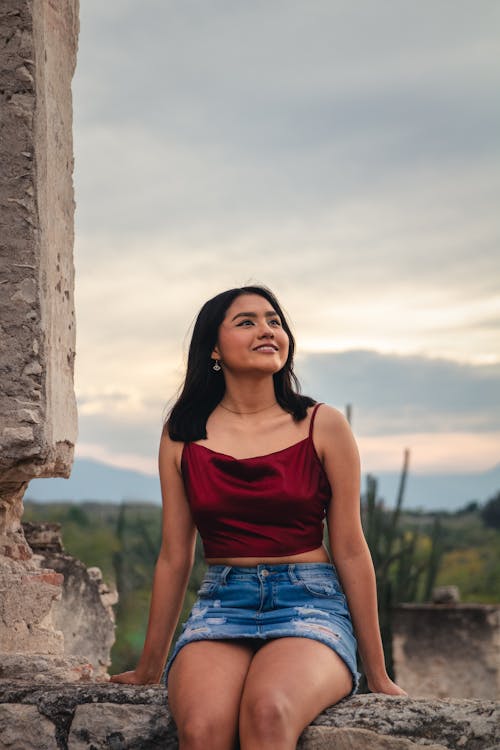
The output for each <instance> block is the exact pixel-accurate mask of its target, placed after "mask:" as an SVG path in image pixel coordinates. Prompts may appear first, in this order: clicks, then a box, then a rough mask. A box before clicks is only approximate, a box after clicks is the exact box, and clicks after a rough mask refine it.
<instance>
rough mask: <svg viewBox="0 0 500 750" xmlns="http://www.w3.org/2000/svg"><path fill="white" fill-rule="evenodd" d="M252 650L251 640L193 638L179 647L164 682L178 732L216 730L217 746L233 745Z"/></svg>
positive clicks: (209, 731) (203, 732)
mask: <svg viewBox="0 0 500 750" xmlns="http://www.w3.org/2000/svg"><path fill="white" fill-rule="evenodd" d="M254 652H255V646H254V645H253V643H252V642H250V643H249V642H245V641H243V640H241V641H240V640H237V641H231V640H226V641H223V640H221V641H217V640H214V641H196V642H193V643H188V644H187V645H186V646H184V647H183V648H181V650H180V651H179V653H178V654H177V656H176V657H175V659H174V661H173V663H172V666H171V667H170V671H169V675H168V683H167V686H168V702H169V706H170V710H171V711H172V715H173V717H174V720H175V723H176V725H177V728H178V730H179V734H180V735H181V736H182V735H183V734H188V735H189V734H196V735H203V734H208V735H210V733H211V732H214V731H215V732H216V733H217V737H218V742H219V744H218V747H224V746H225V745H226V746H227V747H231V746H232V743H233V742H234V740H235V737H236V735H237V728H238V713H239V705H240V700H241V693H242V690H243V684H244V682H245V677H246V675H247V672H248V668H249V666H250V663H251V660H252V657H253V654H254ZM208 747H209V745H208V744H207V748H208Z"/></svg>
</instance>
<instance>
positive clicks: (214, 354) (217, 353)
mask: <svg viewBox="0 0 500 750" xmlns="http://www.w3.org/2000/svg"><path fill="white" fill-rule="evenodd" d="M210 357H211V358H212V359H220V351H219V349H218V348H217V344H216V345H215V346H214V348H213V349H212V354H211V355H210Z"/></svg>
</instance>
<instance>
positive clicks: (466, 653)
mask: <svg viewBox="0 0 500 750" xmlns="http://www.w3.org/2000/svg"><path fill="white" fill-rule="evenodd" d="M392 633H393V639H392V649H393V658H394V670H395V672H396V674H397V676H398V684H399V685H401V687H403V688H404V689H405V690H406V691H407V692H408V693H409V694H410V695H413V696H418V697H422V698H424V697H425V698H469V697H470V696H474V698H477V699H483V698H484V699H485V700H488V699H493V700H500V604H469V603H468V604H455V603H449V604H400V605H399V606H398V607H396V608H395V609H394V612H393V621H392Z"/></svg>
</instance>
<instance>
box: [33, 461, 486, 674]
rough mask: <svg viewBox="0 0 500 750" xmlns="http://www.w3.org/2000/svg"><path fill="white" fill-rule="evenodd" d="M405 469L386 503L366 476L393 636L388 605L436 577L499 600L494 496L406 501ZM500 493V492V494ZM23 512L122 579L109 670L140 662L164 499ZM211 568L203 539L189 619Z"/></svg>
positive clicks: (385, 623)
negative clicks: (436, 508) (426, 506)
mask: <svg viewBox="0 0 500 750" xmlns="http://www.w3.org/2000/svg"><path fill="white" fill-rule="evenodd" d="M405 476H406V469H405V468H403V472H402V479H401V485H400V491H399V493H398V498H397V502H396V507H395V508H394V509H387V508H384V506H383V504H382V503H381V501H379V500H378V499H377V482H376V479H375V478H373V477H370V476H369V477H367V483H366V492H365V493H364V495H363V497H362V512H363V522H364V527H365V533H366V535H367V538H368V541H369V544H370V549H371V552H372V556H373V559H374V563H375V567H376V570H377V577H378V589H379V598H380V605H381V625H382V630H383V632H384V640H385V641H386V644H387V642H388V638H390V631H389V629H390V618H388V616H387V619H385V620H384V618H385V617H386V614H384V608H385V612H389V609H387V607H389V608H390V606H392V605H393V604H394V603H398V602H401V601H425V600H427V599H428V598H429V595H430V590H431V588H432V585H434V583H435V584H436V585H448V584H449V585H451V584H455V585H457V586H458V587H459V589H460V592H461V596H462V600H463V601H466V602H499V601H500V530H499V529H498V527H495V526H494V525H493V524H491V523H489V522H488V523H487V519H486V518H485V517H484V510H485V508H486V507H488V503H486V504H485V505H484V506H482V507H481V506H479V505H478V504H477V503H470V504H469V505H467V506H466V507H465V508H463V509H462V510H459V511H456V512H453V513H444V512H440V513H429V512H424V511H411V510H403V507H402V504H403V493H404V482H405ZM496 498H497V502H498V495H497V496H496ZM494 499H495V498H492V500H494ZM488 502H490V501H488ZM23 519H24V520H26V521H33V522H37V521H38V522H42V521H51V522H58V523H60V524H61V525H62V533H63V542H64V546H65V548H66V550H67V551H68V552H69V553H70V554H72V555H74V556H75V557H77V558H79V559H80V560H82V561H83V562H84V563H85V564H86V565H88V566H91V565H97V566H99V567H100V568H101V570H102V572H103V575H104V578H105V580H106V581H107V582H108V583H110V584H112V585H115V586H117V588H118V591H119V594H120V603H119V605H118V607H117V611H116V614H117V631H116V636H117V640H116V643H115V645H114V647H113V651H112V659H113V665H112V668H111V671H112V672H119V671H123V670H126V669H132V668H133V667H134V666H135V664H136V662H137V659H138V657H139V654H140V652H141V649H142V644H143V641H144V635H145V630H146V625H147V617H148V611H149V598H150V589H151V582H152V576H153V568H154V564H155V560H156V555H157V553H158V549H159V545H160V533H161V508H160V507H159V506H157V505H152V504H147V503H143V504H142V503H127V504H125V505H119V504H112V503H108V504H106V503H95V502H84V503H79V504H74V503H69V502H68V503H34V502H30V501H26V503H25V512H24V517H23ZM204 568H205V565H204V562H203V556H202V550H201V545H200V543H199V542H198V544H197V549H196V561H195V565H194V568H193V572H192V575H191V579H190V583H189V588H188V591H187V593H186V599H185V601H184V607H183V612H182V615H181V622H182V621H183V620H184V619H185V617H186V616H187V614H188V612H189V609H190V608H191V606H192V604H193V601H194V599H195V596H196V591H197V589H198V587H199V583H200V581H201V578H202V576H203V571H204ZM386 648H387V645H386Z"/></svg>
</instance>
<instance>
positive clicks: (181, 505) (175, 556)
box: [111, 434, 196, 685]
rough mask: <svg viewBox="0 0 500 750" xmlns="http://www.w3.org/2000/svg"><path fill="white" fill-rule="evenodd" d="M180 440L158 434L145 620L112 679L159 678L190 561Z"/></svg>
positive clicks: (192, 537) (191, 534) (191, 536)
mask: <svg viewBox="0 0 500 750" xmlns="http://www.w3.org/2000/svg"><path fill="white" fill-rule="evenodd" d="M181 452H182V443H177V442H174V441H172V440H170V438H169V436H168V435H167V434H163V435H162V437H161V440H160V449H159V456H158V467H159V472H160V484H161V493H162V502H163V514H162V543H161V548H160V553H159V555H158V560H157V562H156V566H155V572H154V577H153V589H152V594H151V605H150V609H149V621H148V627H147V632H146V639H145V642H144V647H143V651H142V654H141V657H140V659H139V661H138V664H137V666H136V668H135V669H134V670H132V671H130V672H122V673H121V674H118V675H114V676H113V677H111V681H112V682H125V683H133V684H140V685H142V684H149V683H157V682H159V681H160V678H161V675H162V672H163V667H164V665H165V661H166V658H167V654H168V650H169V648H170V643H171V641H172V637H173V634H174V631H175V627H176V625H177V621H178V619H179V616H180V612H181V609H182V603H183V601H184V595H185V593H186V588H187V584H188V580H189V574H190V572H191V568H192V566H193V560H194V547H195V541H196V527H195V525H194V523H193V520H192V517H191V513H190V510H189V506H188V502H187V499H186V494H185V490H184V484H183V481H182V476H181V470H180V458H181Z"/></svg>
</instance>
